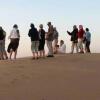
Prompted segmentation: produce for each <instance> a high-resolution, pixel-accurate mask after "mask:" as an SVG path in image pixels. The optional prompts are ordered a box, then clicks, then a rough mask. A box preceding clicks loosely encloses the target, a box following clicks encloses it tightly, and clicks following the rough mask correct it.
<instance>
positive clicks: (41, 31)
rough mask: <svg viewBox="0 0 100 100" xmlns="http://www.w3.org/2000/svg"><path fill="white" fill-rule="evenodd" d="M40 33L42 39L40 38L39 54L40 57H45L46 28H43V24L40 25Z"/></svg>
mask: <svg viewBox="0 0 100 100" xmlns="http://www.w3.org/2000/svg"><path fill="white" fill-rule="evenodd" d="M39 28H40V29H39V35H40V40H39V56H40V57H45V49H44V46H45V30H44V29H43V25H42V24H40V26H39Z"/></svg>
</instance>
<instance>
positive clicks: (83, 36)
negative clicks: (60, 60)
mask: <svg viewBox="0 0 100 100" xmlns="http://www.w3.org/2000/svg"><path fill="white" fill-rule="evenodd" d="M67 33H68V34H69V35H70V36H71V42H72V46H71V53H72V54H73V53H74V48H75V47H76V53H91V51H90V43H91V33H90V32H89V28H86V29H85V30H84V28H83V26H82V25H79V29H78V28H77V26H76V25H74V26H73V31H72V32H69V31H67Z"/></svg>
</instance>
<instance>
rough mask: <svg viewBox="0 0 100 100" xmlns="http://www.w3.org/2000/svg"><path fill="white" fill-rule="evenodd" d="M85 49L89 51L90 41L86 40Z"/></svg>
mask: <svg viewBox="0 0 100 100" xmlns="http://www.w3.org/2000/svg"><path fill="white" fill-rule="evenodd" d="M86 50H87V52H88V53H90V52H91V51H90V41H86Z"/></svg>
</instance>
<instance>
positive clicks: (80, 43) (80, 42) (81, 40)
mask: <svg viewBox="0 0 100 100" xmlns="http://www.w3.org/2000/svg"><path fill="white" fill-rule="evenodd" d="M78 42H79V43H78V45H79V48H80V53H84V51H83V39H79V40H78Z"/></svg>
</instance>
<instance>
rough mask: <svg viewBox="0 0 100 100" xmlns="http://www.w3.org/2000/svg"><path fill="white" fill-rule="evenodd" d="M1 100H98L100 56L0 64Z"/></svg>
mask: <svg viewBox="0 0 100 100" xmlns="http://www.w3.org/2000/svg"><path fill="white" fill-rule="evenodd" d="M0 100H100V54H92V55H77V54H76V55H70V54H67V55H58V56H56V57H55V58H53V59H52V58H49V59H40V60H37V61H32V60H30V58H29V59H28V58H26V59H19V60H17V61H0Z"/></svg>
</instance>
